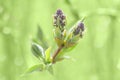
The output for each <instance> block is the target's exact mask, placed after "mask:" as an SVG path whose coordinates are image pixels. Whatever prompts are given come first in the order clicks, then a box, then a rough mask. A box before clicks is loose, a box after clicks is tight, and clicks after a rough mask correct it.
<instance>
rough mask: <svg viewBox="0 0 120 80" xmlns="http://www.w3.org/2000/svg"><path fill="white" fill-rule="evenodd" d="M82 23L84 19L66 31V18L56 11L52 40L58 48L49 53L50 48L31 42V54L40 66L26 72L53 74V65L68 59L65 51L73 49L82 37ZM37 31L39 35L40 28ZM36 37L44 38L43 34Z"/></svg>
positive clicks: (83, 28)
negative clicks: (39, 62) (38, 61)
mask: <svg viewBox="0 0 120 80" xmlns="http://www.w3.org/2000/svg"><path fill="white" fill-rule="evenodd" d="M83 21H84V18H83V19H82V20H81V21H78V22H77V23H76V24H75V25H74V26H73V27H72V28H70V30H66V28H65V26H66V16H65V14H64V13H63V11H62V10H61V9H58V10H57V11H56V13H55V14H54V21H53V26H54V30H53V32H54V39H55V42H56V44H57V46H58V48H57V49H56V51H55V52H54V53H51V49H52V48H51V47H49V48H48V49H46V48H45V47H44V46H40V44H38V43H35V42H33V43H32V45H31V46H32V47H31V49H32V53H33V55H34V56H35V57H37V58H38V59H39V60H40V61H41V62H42V64H39V65H34V66H32V67H30V68H29V69H28V70H27V72H33V71H43V70H48V71H49V72H50V73H52V74H53V68H52V67H53V64H55V63H56V62H58V61H61V60H64V59H68V57H65V53H66V51H70V50H72V49H74V48H75V46H76V45H77V44H78V42H79V39H80V38H82V37H83V32H84V30H85V27H84V23H83ZM38 29H39V30H38V31H40V32H38V33H41V32H42V30H40V28H38ZM41 34H42V33H41ZM37 36H41V37H42V38H43V37H44V36H43V34H42V35H40V34H37ZM41 37H40V38H41ZM42 40H44V39H42ZM42 42H44V41H42ZM45 46H46V45H45Z"/></svg>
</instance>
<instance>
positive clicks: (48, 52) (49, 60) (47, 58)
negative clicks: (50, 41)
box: [45, 47, 51, 62]
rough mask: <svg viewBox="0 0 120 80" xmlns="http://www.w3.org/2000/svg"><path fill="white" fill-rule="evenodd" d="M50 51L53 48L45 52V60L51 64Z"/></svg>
mask: <svg viewBox="0 0 120 80" xmlns="http://www.w3.org/2000/svg"><path fill="white" fill-rule="evenodd" d="M50 51H51V47H49V48H48V49H47V50H46V51H45V60H46V62H51V58H50Z"/></svg>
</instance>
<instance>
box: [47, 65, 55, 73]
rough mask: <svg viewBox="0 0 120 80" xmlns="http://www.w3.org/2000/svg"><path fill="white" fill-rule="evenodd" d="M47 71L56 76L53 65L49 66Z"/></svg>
mask: <svg viewBox="0 0 120 80" xmlns="http://www.w3.org/2000/svg"><path fill="white" fill-rule="evenodd" d="M47 70H48V72H49V73H50V74H52V75H53V74H54V72H53V67H52V64H49V65H47Z"/></svg>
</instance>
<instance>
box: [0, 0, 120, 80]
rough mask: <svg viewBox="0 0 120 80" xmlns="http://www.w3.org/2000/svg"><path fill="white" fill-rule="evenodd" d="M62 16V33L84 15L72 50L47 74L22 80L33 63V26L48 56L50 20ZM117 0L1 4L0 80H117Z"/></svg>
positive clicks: (119, 22) (119, 17)
mask: <svg viewBox="0 0 120 80" xmlns="http://www.w3.org/2000/svg"><path fill="white" fill-rule="evenodd" d="M57 9H62V10H63V11H64V13H65V14H66V16H67V29H69V28H70V27H71V26H72V25H73V24H74V23H76V21H78V20H80V19H81V18H82V17H84V16H87V17H86V19H85V21H84V23H85V26H86V32H85V34H84V37H83V39H81V40H80V43H79V44H78V45H77V47H76V48H75V49H74V50H72V51H70V52H68V53H67V55H69V56H71V57H72V58H74V60H64V61H62V62H59V63H57V64H55V65H54V76H52V75H51V74H49V73H48V72H47V71H44V72H34V73H32V74H29V75H26V76H21V74H23V73H24V71H25V70H26V69H27V68H28V67H30V66H32V65H34V64H36V63H38V61H37V59H36V58H35V57H34V56H33V55H32V53H31V40H32V38H34V37H36V33H37V25H40V27H41V29H42V30H43V33H44V37H45V38H46V39H47V41H48V44H49V45H51V46H52V47H53V48H52V49H53V51H54V50H55V49H56V44H55V41H54V38H53V25H52V21H53V19H52V17H53V14H54V13H55V12H56V10H57ZM119 32H120V0H0V80H120V33H119Z"/></svg>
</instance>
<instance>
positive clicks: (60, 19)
mask: <svg viewBox="0 0 120 80" xmlns="http://www.w3.org/2000/svg"><path fill="white" fill-rule="evenodd" d="M53 25H54V26H55V27H59V28H60V30H61V31H63V29H64V26H65V25H66V16H65V15H64V14H63V11H62V10H61V9H58V10H57V11H56V13H55V15H54V23H53Z"/></svg>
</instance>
